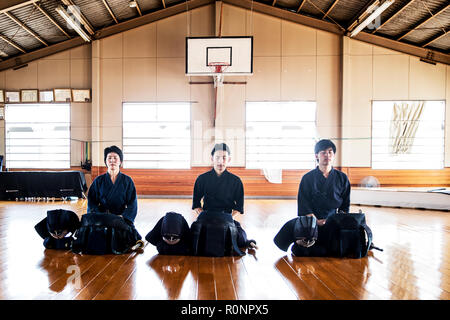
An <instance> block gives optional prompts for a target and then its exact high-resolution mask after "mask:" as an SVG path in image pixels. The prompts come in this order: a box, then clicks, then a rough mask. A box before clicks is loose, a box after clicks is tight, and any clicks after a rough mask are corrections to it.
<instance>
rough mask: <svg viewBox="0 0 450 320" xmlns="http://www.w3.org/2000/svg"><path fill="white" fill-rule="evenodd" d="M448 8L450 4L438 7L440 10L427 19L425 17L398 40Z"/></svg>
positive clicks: (398, 39)
mask: <svg viewBox="0 0 450 320" xmlns="http://www.w3.org/2000/svg"><path fill="white" fill-rule="evenodd" d="M448 8H450V4H447V5H445V6H442V7H441V8H439V9H438V11H437V12H436V13H434V14H431V17H428V18H427V19H425V20H424V21H422V22H420V23H418V24H416V25H415V26H413V27H412V29H411V30H409V31H408V32H406V33H404V34H402V35H401V36H400V37H398V38H397V39H396V40H397V41H400V40H402V39H403V38H404V37H406V36H407V35H408V34H410V33H411V32H413V31H414V30H417V29H418V28H420V27H421V26H423V25H424V24H425V23H427V22H429V21H430V20H432V19H434V18H436V17H437V16H438V15H440V14H441V13H442V12H444V11H445V10H447V9H448Z"/></svg>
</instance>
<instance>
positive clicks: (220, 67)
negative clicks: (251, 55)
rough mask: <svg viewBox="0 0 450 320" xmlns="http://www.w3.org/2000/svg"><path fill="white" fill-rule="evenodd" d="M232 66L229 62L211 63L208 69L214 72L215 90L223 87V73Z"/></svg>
mask: <svg viewBox="0 0 450 320" xmlns="http://www.w3.org/2000/svg"><path fill="white" fill-rule="evenodd" d="M229 66H230V64H229V63H227V62H209V63H208V67H209V68H211V69H212V70H213V73H214V74H213V75H212V76H213V77H214V88H217V87H219V86H223V71H224V70H225V69H226V68H228V67H229Z"/></svg>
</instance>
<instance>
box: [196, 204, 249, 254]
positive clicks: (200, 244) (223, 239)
mask: <svg viewBox="0 0 450 320" xmlns="http://www.w3.org/2000/svg"><path fill="white" fill-rule="evenodd" d="M191 231H192V236H193V250H194V254H195V255H200V256H211V257H223V256H227V255H238V256H243V255H245V253H244V252H242V251H241V250H240V249H239V247H238V245H237V237H238V230H237V228H236V225H235V223H234V220H233V217H232V216H231V214H229V213H225V212H213V211H208V212H206V211H204V212H202V213H201V214H200V215H199V216H198V218H197V221H195V222H194V223H193V224H192V226H191Z"/></svg>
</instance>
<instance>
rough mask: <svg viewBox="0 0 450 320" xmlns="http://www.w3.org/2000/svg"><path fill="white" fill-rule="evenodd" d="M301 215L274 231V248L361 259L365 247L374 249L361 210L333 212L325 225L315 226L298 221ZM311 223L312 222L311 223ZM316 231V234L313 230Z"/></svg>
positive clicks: (300, 252)
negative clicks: (305, 243) (303, 243)
mask: <svg viewBox="0 0 450 320" xmlns="http://www.w3.org/2000/svg"><path fill="white" fill-rule="evenodd" d="M301 219H304V218H303V217H296V218H294V219H291V220H289V221H288V222H286V223H285V224H284V225H283V226H282V227H281V229H280V231H279V232H278V233H277V234H276V236H275V238H274V242H275V244H276V245H277V247H278V248H280V249H281V250H283V251H287V250H288V248H289V246H290V245H291V244H292V243H294V245H293V246H292V248H291V251H292V253H293V254H294V255H295V256H298V257H323V256H329V257H348V258H356V259H358V258H363V257H365V256H367V254H368V252H369V250H371V249H377V250H380V251H383V250H382V249H380V248H377V247H375V246H374V244H373V243H372V238H373V236H372V230H371V229H370V228H369V226H368V225H367V224H366V218H365V215H364V213H362V212H359V213H336V214H333V215H332V216H330V217H329V218H328V219H327V221H326V223H325V225H323V226H321V227H318V228H317V229H316V228H312V227H311V228H309V227H307V228H305V226H308V225H306V224H302V223H301ZM311 226H312V225H311ZM316 232H317V233H316ZM308 235H309V238H311V239H314V238H316V239H317V241H316V242H315V243H314V245H312V246H311V247H304V246H301V245H298V244H297V243H296V241H297V240H299V239H301V238H308Z"/></svg>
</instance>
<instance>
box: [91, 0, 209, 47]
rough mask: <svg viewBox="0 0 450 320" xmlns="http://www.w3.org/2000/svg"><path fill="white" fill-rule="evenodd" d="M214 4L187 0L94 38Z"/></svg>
mask: <svg viewBox="0 0 450 320" xmlns="http://www.w3.org/2000/svg"><path fill="white" fill-rule="evenodd" d="M214 2H215V1H214V0H189V1H186V2H182V3H178V4H176V5H172V6H169V7H167V8H166V9H161V10H158V11H155V12H152V13H148V14H145V15H143V16H142V17H136V18H134V19H131V20H127V21H123V22H121V23H119V24H116V25H113V26H109V27H106V28H103V29H101V30H98V31H97V32H96V33H95V36H94V38H95V39H102V38H104V37H108V36H111V35H113V34H117V33H120V32H124V31H127V30H130V29H133V28H137V27H140V26H143V25H146V24H148V23H151V22H154V21H158V20H161V19H164V18H167V17H170V16H173V15H175V14H179V13H183V12H186V7H188V8H189V10H192V9H195V8H198V7H201V6H204V5H208V4H213V3H214Z"/></svg>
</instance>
